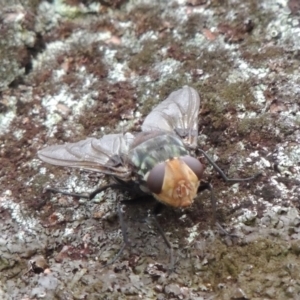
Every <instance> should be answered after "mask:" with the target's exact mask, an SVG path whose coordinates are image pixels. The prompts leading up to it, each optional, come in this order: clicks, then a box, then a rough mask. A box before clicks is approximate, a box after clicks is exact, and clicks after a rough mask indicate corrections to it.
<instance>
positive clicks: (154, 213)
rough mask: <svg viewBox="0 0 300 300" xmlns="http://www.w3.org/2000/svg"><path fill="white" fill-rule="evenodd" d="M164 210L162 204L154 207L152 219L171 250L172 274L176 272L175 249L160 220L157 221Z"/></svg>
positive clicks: (170, 269) (170, 270)
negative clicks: (158, 215)
mask: <svg viewBox="0 0 300 300" xmlns="http://www.w3.org/2000/svg"><path fill="white" fill-rule="evenodd" d="M161 209H162V204H161V203H157V204H156V206H155V207H154V209H153V212H152V219H153V221H154V223H155V225H156V227H157V229H158V231H159V233H160V235H161V236H162V238H163V239H164V241H165V243H166V245H167V247H168V248H169V250H170V267H169V273H172V272H173V271H174V265H175V263H174V254H173V247H172V245H171V243H170V242H169V240H168V238H167V237H166V235H165V233H164V231H163V229H162V227H161V226H160V224H159V222H158V220H157V214H158V213H159V212H160V211H161Z"/></svg>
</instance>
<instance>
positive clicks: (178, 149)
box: [38, 86, 260, 270]
mask: <svg viewBox="0 0 300 300" xmlns="http://www.w3.org/2000/svg"><path fill="white" fill-rule="evenodd" d="M199 107H200V98H199V94H198V93H197V91H196V90H194V89H193V88H191V87H188V86H184V87H183V88H182V89H180V90H177V91H175V92H173V93H171V94H170V95H169V96H168V98H167V99H165V100H164V101H163V102H161V103H160V104H158V105H157V106H156V107H154V109H153V110H152V111H151V112H150V114H149V115H148V116H147V117H146V118H145V120H144V122H143V124H142V130H141V132H138V133H130V132H127V133H122V134H108V135H104V136H103V137H102V138H100V139H96V138H87V139H85V140H81V141H79V142H76V143H67V144H64V145H54V146H48V147H46V148H44V149H42V150H40V151H39V152H38V156H39V158H40V159H41V160H43V161H45V162H47V163H50V164H53V165H58V166H64V167H75V168H81V169H84V170H88V171H94V172H100V173H103V174H107V175H110V176H112V177H113V178H114V179H115V183H113V184H110V185H107V186H103V187H99V188H97V189H96V190H95V191H93V192H91V193H89V194H74V193H68V192H62V191H59V190H57V189H52V188H51V189H48V190H49V191H51V192H55V193H56V192H59V193H62V194H65V195H70V196H76V197H83V198H87V199H92V198H93V197H95V195H97V194H98V193H100V192H102V191H104V190H106V189H108V188H112V189H120V190H123V191H124V190H127V191H131V190H136V189H138V190H139V191H140V192H142V193H144V194H148V195H149V194H150V195H152V196H153V197H154V198H155V199H157V200H158V206H157V207H155V209H154V210H153V214H152V218H153V222H154V223H155V225H156V226H157V228H158V230H159V233H160V234H161V235H162V237H163V239H164V241H165V243H166V244H167V246H168V248H169V249H170V269H171V270H173V269H174V255H173V248H172V245H171V243H170V242H169V240H168V239H167V237H166V235H165V234H164V231H163V229H162V227H161V226H160V225H159V222H158V220H157V212H158V211H159V206H160V204H164V205H167V206H171V207H174V208H186V207H189V206H191V205H192V204H193V202H194V199H195V197H196V195H197V193H198V191H199V189H200V188H201V187H200V183H201V182H202V183H203V172H204V166H203V165H202V164H201V162H200V161H199V160H198V159H197V158H196V157H195V156H196V155H195V152H197V153H200V154H202V155H203V156H204V157H205V158H206V160H207V161H208V162H209V163H210V164H211V165H212V166H213V168H214V169H215V170H216V171H217V172H218V173H219V174H220V176H221V177H222V178H223V179H224V181H225V182H228V183H236V182H244V181H251V180H254V179H255V178H257V177H258V176H259V175H260V173H258V174H256V175H254V176H251V177H248V178H228V177H227V176H226V175H225V173H224V172H223V171H222V170H221V169H220V168H219V167H218V165H217V164H216V163H215V162H214V161H213V160H212V159H211V158H210V157H209V156H208V155H207V154H206V153H205V152H204V151H203V150H201V149H197V138H198V114H199ZM206 188H207V189H209V190H210V191H211V204H212V210H213V218H214V221H216V203H217V201H216V198H215V196H214V193H213V190H212V187H211V186H210V185H209V184H207V185H206ZM117 210H118V215H119V219H120V224H121V229H122V234H123V240H124V245H123V246H122V248H121V249H120V252H119V253H118V254H117V256H116V257H115V259H114V260H113V261H112V262H110V263H108V264H111V263H113V262H114V261H115V260H116V259H117V258H118V257H119V256H120V255H121V254H122V251H123V250H124V248H125V246H126V245H127V244H128V238H127V230H126V226H125V224H124V221H123V216H122V214H123V213H122V209H121V206H120V204H118V206H117Z"/></svg>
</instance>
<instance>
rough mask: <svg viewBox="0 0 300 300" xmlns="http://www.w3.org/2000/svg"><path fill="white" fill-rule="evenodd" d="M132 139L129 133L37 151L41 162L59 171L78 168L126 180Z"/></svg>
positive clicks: (89, 139) (128, 172)
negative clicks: (126, 159)
mask: <svg viewBox="0 0 300 300" xmlns="http://www.w3.org/2000/svg"><path fill="white" fill-rule="evenodd" d="M133 139H134V136H133V135H132V134H130V133H126V134H125V135H124V134H108V135H105V136H103V137H102V138H101V139H95V138H88V139H86V140H82V141H79V142H77V143H68V144H64V145H54V146H49V147H46V148H44V149H42V150H40V151H38V156H39V158H40V159H41V160H43V161H45V162H47V163H49V164H52V165H58V166H63V167H74V168H82V169H84V170H90V171H95V172H101V173H104V174H109V175H114V176H117V177H119V178H123V179H126V178H127V177H128V176H129V174H130V171H129V170H128V169H127V168H126V166H125V165H124V162H123V158H124V157H126V156H127V153H128V149H129V146H130V144H131V143H132V142H133Z"/></svg>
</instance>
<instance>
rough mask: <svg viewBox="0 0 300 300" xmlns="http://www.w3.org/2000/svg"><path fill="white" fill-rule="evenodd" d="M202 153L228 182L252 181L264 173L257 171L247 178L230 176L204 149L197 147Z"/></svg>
mask: <svg viewBox="0 0 300 300" xmlns="http://www.w3.org/2000/svg"><path fill="white" fill-rule="evenodd" d="M197 151H199V152H200V153H202V154H203V155H204V157H205V158H206V159H207V160H208V162H209V163H210V164H211V165H212V166H213V168H214V169H215V170H216V171H217V172H218V173H219V174H220V175H221V177H222V178H223V180H224V181H226V182H231V183H236V182H243V181H251V180H254V179H256V178H257V177H259V176H260V175H261V174H262V173H257V174H255V175H253V176H251V177H247V178H228V177H227V176H226V175H225V173H224V172H223V171H222V170H221V169H220V167H219V166H218V165H217V164H216V163H215V162H214V161H213V160H212V159H211V158H210V157H209V156H208V155H207V154H206V152H205V151H203V150H202V149H197Z"/></svg>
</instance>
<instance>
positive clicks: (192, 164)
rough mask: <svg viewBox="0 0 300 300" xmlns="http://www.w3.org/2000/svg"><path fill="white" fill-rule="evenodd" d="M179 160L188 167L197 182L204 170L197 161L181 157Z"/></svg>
mask: <svg viewBox="0 0 300 300" xmlns="http://www.w3.org/2000/svg"><path fill="white" fill-rule="evenodd" d="M180 159H182V160H183V161H184V162H185V163H186V164H187V165H188V167H189V168H190V169H191V170H192V171H193V172H194V173H195V174H196V176H197V177H198V179H199V180H200V179H201V178H202V175H203V171H204V168H203V165H202V164H201V162H200V161H199V160H198V159H196V158H194V157H192V156H182V157H180Z"/></svg>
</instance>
